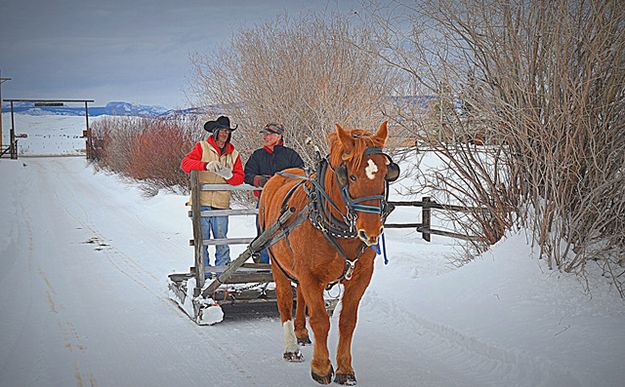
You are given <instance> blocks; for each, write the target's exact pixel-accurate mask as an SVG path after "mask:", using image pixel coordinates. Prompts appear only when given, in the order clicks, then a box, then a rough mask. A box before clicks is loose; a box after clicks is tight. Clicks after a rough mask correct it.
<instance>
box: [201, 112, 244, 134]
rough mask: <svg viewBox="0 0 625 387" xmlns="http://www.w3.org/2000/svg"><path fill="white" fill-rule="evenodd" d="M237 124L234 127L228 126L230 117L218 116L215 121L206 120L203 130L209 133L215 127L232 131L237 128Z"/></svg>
mask: <svg viewBox="0 0 625 387" xmlns="http://www.w3.org/2000/svg"><path fill="white" fill-rule="evenodd" d="M238 127H239V125H237V126H235V127H234V128H231V127H230V118H228V117H226V116H219V117H218V118H217V119H216V120H215V121H206V123H205V124H204V130H206V131H207V132H209V133H213V131H214V130H215V129H228V130H229V131H231V132H232V131H233V130H235V129H236V128H238Z"/></svg>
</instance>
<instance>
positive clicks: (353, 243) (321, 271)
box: [259, 121, 399, 385]
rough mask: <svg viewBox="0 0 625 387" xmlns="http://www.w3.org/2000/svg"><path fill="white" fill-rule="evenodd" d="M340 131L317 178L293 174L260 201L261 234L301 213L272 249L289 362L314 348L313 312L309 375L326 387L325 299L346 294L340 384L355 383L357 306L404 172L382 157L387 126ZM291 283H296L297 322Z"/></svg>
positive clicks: (279, 177)
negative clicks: (338, 287) (339, 289)
mask: <svg viewBox="0 0 625 387" xmlns="http://www.w3.org/2000/svg"><path fill="white" fill-rule="evenodd" d="M335 126H336V131H334V132H332V133H331V134H329V135H328V142H329V145H330V153H329V155H328V156H326V157H325V158H323V159H321V161H320V162H319V163H318V165H317V169H316V172H315V173H308V172H307V171H304V170H302V169H287V170H285V171H282V172H281V173H278V174H276V175H274V176H273V177H272V178H271V179H270V180H269V181H268V182H267V184H266V185H265V186H264V188H263V192H262V195H261V198H260V204H259V226H260V228H261V230H262V229H265V228H266V226H267V225H271V224H274V223H275V222H277V221H278V218H279V217H280V216H281V214H283V213H284V211H285V210H286V209H290V210H291V211H293V210H294V213H296V214H298V215H297V216H295V217H294V218H290V220H289V221H287V222H286V224H284V225H282V227H283V229H284V232H283V233H282V236H283V237H282V238H281V239H279V240H278V241H274V242H273V244H272V245H271V246H270V247H269V248H268V251H269V254H270V257H271V267H272V272H273V277H274V281H275V284H276V295H277V301H278V309H279V312H280V320H281V323H282V326H283V331H284V353H283V358H284V359H285V360H287V361H290V362H302V361H303V356H302V354H301V351H300V349H299V345H300V344H301V345H306V344H310V343H311V341H310V337H309V332H308V329H307V328H306V312H307V311H308V315H309V323H310V327H311V328H312V331H313V333H314V350H313V357H312V360H311V365H310V366H311V376H312V378H313V379H314V380H315V381H317V382H318V383H320V384H329V383H330V382H331V381H332V378H333V376H334V368H333V366H332V363H331V361H330V359H329V354H328V344H327V339H328V331H329V329H330V318H329V315H328V313H327V311H326V308H325V301H324V298H323V293H324V290H325V289H327V288H329V287H330V286H332V285H334V284H336V283H339V282H340V283H341V284H342V285H343V289H344V292H343V297H342V301H341V302H342V308H341V311H340V316H339V342H338V349H337V355H336V364H337V369H336V376H335V379H334V381H335V382H336V383H338V384H346V385H355V384H356V374H355V371H354V369H353V368H352V355H351V344H352V337H353V333H354V329H355V327H356V320H357V314H358V305H359V303H360V300H361V298H362V296H363V294H364V292H365V290H366V289H367V287H368V286H369V283H370V281H371V276H372V274H373V266H374V259H375V256H376V253H375V251H374V248H373V247H374V245H376V244H377V243H378V238H379V237H380V235H381V234H382V233H383V230H384V227H383V221H384V219H385V217H386V216H387V215H388V213H389V212H390V210H389V204H388V203H387V197H388V184H389V182H390V181H393V180H395V179H396V178H397V177H398V175H399V167H398V166H397V165H396V164H395V163H393V161H392V159H391V158H390V156H388V155H387V154H385V153H383V152H382V148H383V147H384V144H385V142H386V139H387V137H388V128H387V122H386V121H385V122H383V123H382V124H381V125H380V127H379V129H378V130H377V132H376V133H375V134H372V133H371V132H369V131H367V130H363V129H344V128H343V127H341V126H340V125H339V124H338V123H337V124H336V125H335ZM280 203H282V204H281V205H279V204H280ZM291 282H294V283H296V284H297V290H296V296H297V303H296V311H295V322H294V323H293V321H292V312H293V311H292V309H293V288H292V286H291Z"/></svg>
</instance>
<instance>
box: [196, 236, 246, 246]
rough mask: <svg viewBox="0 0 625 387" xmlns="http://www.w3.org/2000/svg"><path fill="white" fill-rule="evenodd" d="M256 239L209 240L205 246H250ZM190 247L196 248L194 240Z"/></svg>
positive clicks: (205, 242)
mask: <svg viewBox="0 0 625 387" xmlns="http://www.w3.org/2000/svg"><path fill="white" fill-rule="evenodd" d="M253 240H254V238H226V239H209V240H206V241H203V242H202V243H204V246H216V245H249V244H250V243H252V241H253ZM189 246H195V242H194V240H193V239H190V240H189Z"/></svg>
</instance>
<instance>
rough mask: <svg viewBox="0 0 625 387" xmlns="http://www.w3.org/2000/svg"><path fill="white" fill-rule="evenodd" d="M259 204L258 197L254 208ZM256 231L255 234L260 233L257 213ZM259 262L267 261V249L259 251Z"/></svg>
mask: <svg viewBox="0 0 625 387" xmlns="http://www.w3.org/2000/svg"><path fill="white" fill-rule="evenodd" d="M259 205H260V198H258V201H257V202H256V208H258V206H259ZM256 233H257V235H260V233H261V230H260V226H259V225H258V215H256ZM259 262H260V263H269V252H268V251H267V249H262V250H261V251H260V261H259Z"/></svg>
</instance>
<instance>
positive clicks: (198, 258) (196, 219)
mask: <svg viewBox="0 0 625 387" xmlns="http://www.w3.org/2000/svg"><path fill="white" fill-rule="evenodd" d="M258 189H259V188H258V187H254V186H251V185H249V184H241V185H236V186H234V185H230V184H200V182H199V175H198V173H197V171H191V211H189V216H190V217H191V220H192V224H193V239H192V240H191V241H189V243H190V245H191V246H193V247H194V250H195V251H194V265H195V266H194V267H192V268H191V272H192V273H194V274H195V280H196V282H195V283H196V288H195V290H194V292H193V294H194V296H195V297H197V296H199V295H200V293H201V289H202V288H203V287H204V284H205V281H206V280H205V278H204V275H205V273H206V272H207V268H206V267H204V260H203V258H202V248H203V246H217V245H236V244H243V245H248V244H250V243H252V241H253V240H254V239H255V238H225V239H210V240H206V241H205V240H204V239H203V238H202V229H201V218H202V217H211V216H240V215H256V214H258V209H255V208H254V209H251V208H250V209H224V210H212V211H201V209H200V193H201V191H252V190H258ZM247 250H249V249H246V251H247ZM254 252H255V251H253V252H251V253H250V254H249V256H248V257H247V258H249V257H251V255H252V254H253V253H254ZM247 258H246V259H247ZM246 259H245V260H246ZM245 260H239V258H237V259H235V260H234V261H233V262H231V263H230V264H229V265H228V266H227V268H229V269H233V270H230V271H229V272H228V273H229V274H230V273H233V272H234V271H236V269H238V268H239V267H241V266H242V265H243V263H245ZM255 268H257V269H267V270H269V269H270V265H268V264H256V265H255ZM220 269H223V268H221V267H210V268H209V270H212V271H218V270H220ZM223 274H225V271H224V273H222V276H223ZM231 276H232V274H230V275H227V276H225V277H224V278H222V283H226V281H227V279H228V278H229V277H231ZM256 277H263V278H264V279H270V278H268V277H271V273H269V276H266V275H265V276H262V275H261V276H256ZM256 279H260V278H256ZM241 280H243V278H242V279H241ZM270 280H273V279H272V278H271V279H270ZM213 290H214V289H213Z"/></svg>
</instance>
